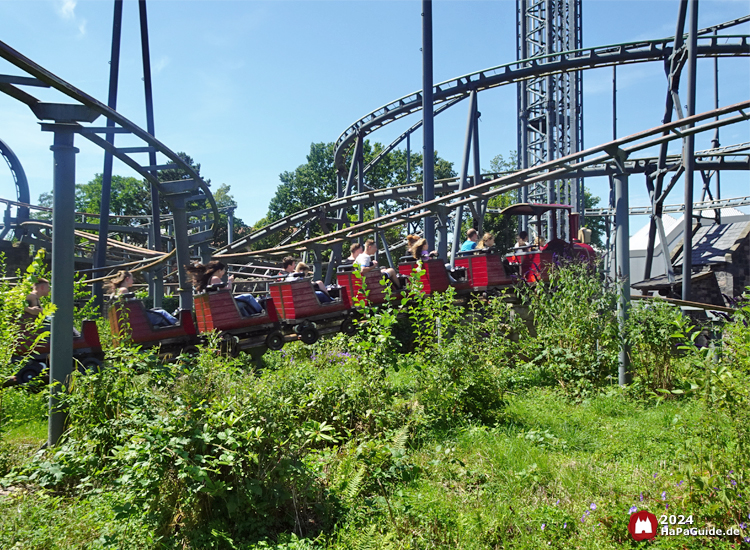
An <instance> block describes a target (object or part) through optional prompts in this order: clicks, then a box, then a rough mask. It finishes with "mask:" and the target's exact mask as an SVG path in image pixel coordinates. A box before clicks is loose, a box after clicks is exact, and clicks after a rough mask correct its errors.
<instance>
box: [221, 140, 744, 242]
mask: <svg viewBox="0 0 750 550" xmlns="http://www.w3.org/2000/svg"><path fill="white" fill-rule="evenodd" d="M748 146H750V145H749V144H746V143H742V144H737V145H728V146H726V147H722V148H719V149H709V150H706V151H699V152H696V157H715V156H720V155H726V156H742V157H747V155H745V154H743V153H742V152H741V151H744V150H745V149H747V148H748ZM680 158H681V157H680V156H679V155H674V156H670V157H668V160H669V161H670V163H674V164H675V165H674V166H671V165H670V166H671V168H672V169H676V167H677V164H679V162H680ZM656 161H657V159H656V157H645V158H639V159H633V160H632V161H627V162H626V163H625V166H626V168H627V169H628V172H629V173H636V172H646V171H647V170H648V169H649V168H650V167H652V166H653V164H654V163H655V162H656ZM719 165H720V166H721V168H722V169H729V170H748V169H750V158H746V159H745V160H743V161H737V162H727V161H714V162H711V161H698V162H697V163H696V168H697V169H703V170H706V169H711V170H713V169H715V168H717V167H719ZM614 169H615V168H613V167H612V163H611V162H607V163H604V164H602V165H598V166H597V165H594V166H589V167H587V168H583V169H580V168H579V167H578V166H575V168H574V170H573V171H572V172H570V173H569V174H568V175H567V176H566V177H573V176H580V177H592V176H602V175H607V174H609V173H611V172H612V171H613V170H614ZM511 173H512V172H511ZM483 176H485V177H487V176H491V174H483ZM558 177H559V176H558V175H555V176H550V178H552V179H554V178H558ZM470 179H472V180H473V176H470ZM458 181H459V177H455V178H450V179H446V180H438V181H436V182H435V193H436V194H438V195H442V194H445V193H452V192H455V191H456V190H457V189H458ZM421 195H422V182H415V183H412V184H409V185H401V186H396V187H387V188H383V189H370V190H368V191H366V192H363V193H357V194H353V195H348V196H346V197H342V198H340V199H332V200H330V201H327V202H323V203H320V204H317V205H315V206H312V207H310V208H306V209H304V210H300V211H298V212H295V213H294V214H290V215H289V216H286V217H284V218H281V219H280V220H277V221H276V222H274V223H271V224H269V225H267V226H265V227H262V228H261V229H259V230H257V231H255V232H254V233H251V234H250V235H248V236H247V237H244V238H242V239H239V240H237V241H235V242H234V243H232V244H231V245H229V246H225V247H223V248H220V249H218V250H217V251H216V252H215V255H216V256H221V255H224V254H230V253H232V252H236V251H238V250H241V249H244V248H246V247H249V246H252V245H253V244H254V243H256V242H258V241H260V240H262V239H264V238H266V237H269V236H271V235H273V234H276V233H278V232H281V231H287V230H291V229H294V228H297V227H298V225H299V224H301V223H305V222H310V221H312V220H316V219H318V218H319V217H320V212H321V210H322V211H323V212H324V213H326V214H331V213H334V212H336V211H338V210H339V209H340V208H346V209H350V208H354V207H356V206H358V205H360V204H363V205H366V204H371V203H373V202H374V201H376V200H395V201H404V200H405V199H409V198H413V197H421ZM599 210H604V209H599ZM592 211H593V210H592ZM488 212H492V210H488ZM588 215H589V210H586V216H588ZM591 215H594V216H597V215H601V214H596V213H594V214H591ZM282 244H286V243H282Z"/></svg>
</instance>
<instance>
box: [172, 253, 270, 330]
mask: <svg viewBox="0 0 750 550" xmlns="http://www.w3.org/2000/svg"><path fill="white" fill-rule="evenodd" d="M186 269H187V271H188V273H190V275H191V276H192V278H193V286H194V287H195V292H204V291H205V290H206V288H208V287H209V286H216V287H219V288H224V287H226V288H227V289H228V290H230V291H231V290H232V285H233V284H234V276H232V275H230V276H229V278H228V279H227V282H226V283H224V280H223V277H224V275H226V272H227V266H226V265H225V264H223V263H222V262H220V261H218V260H214V261H212V262H208V263H207V264H206V265H203V264H201V263H196V264H193V265H191V266H188V267H187V268H186ZM234 299H235V300H236V301H237V302H238V304H237V305H238V306H239V308H240V312H241V313H242V315H243V316H244V317H250V316H251V315H255V314H256V313H262V312H263V307H262V306H261V305H260V304H259V303H258V301H257V300H256V299H255V297H254V296H253V295H252V294H240V295H239V296H235V297H234Z"/></svg>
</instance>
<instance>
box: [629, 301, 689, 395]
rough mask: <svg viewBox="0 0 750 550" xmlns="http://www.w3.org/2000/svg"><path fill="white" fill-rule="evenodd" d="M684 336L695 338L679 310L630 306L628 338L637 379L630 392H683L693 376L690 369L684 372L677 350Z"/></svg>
mask: <svg viewBox="0 0 750 550" xmlns="http://www.w3.org/2000/svg"><path fill="white" fill-rule="evenodd" d="M685 333H688V334H693V337H697V336H698V332H696V331H695V328H694V327H693V326H692V324H691V323H690V321H689V320H688V319H686V318H685V317H684V316H683V315H682V312H681V311H680V308H679V307H677V306H674V305H671V304H669V303H667V302H663V301H659V300H650V301H637V302H634V303H633V306H632V308H631V310H630V319H629V327H628V334H629V339H630V343H631V354H630V356H631V360H632V366H633V369H634V370H635V372H636V373H637V375H638V376H637V378H636V379H635V381H636V384H635V388H634V389H633V390H632V391H644V390H645V391H651V392H663V391H666V392H671V391H672V390H673V389H677V390H680V389H684V385H685V383H686V381H687V379H688V378H689V377H690V374H692V373H691V371H690V369H688V370H687V371H686V372H684V371H685V368H686V366H687V365H685V361H683V360H682V359H681V354H680V350H679V349H678V348H679V346H680V345H681V344H682V343H683V342H684V341H685V338H686V336H685ZM687 338H689V337H687ZM674 395H678V394H674Z"/></svg>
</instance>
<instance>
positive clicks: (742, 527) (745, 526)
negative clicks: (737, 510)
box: [740, 521, 747, 529]
mask: <svg viewBox="0 0 750 550" xmlns="http://www.w3.org/2000/svg"><path fill="white" fill-rule="evenodd" d="M746 528H747V523H745V522H744V521H743V522H742V523H740V529H746Z"/></svg>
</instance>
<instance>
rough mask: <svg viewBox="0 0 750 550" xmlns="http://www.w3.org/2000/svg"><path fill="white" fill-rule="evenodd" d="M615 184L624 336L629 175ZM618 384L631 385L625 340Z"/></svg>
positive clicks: (627, 303)
mask: <svg viewBox="0 0 750 550" xmlns="http://www.w3.org/2000/svg"><path fill="white" fill-rule="evenodd" d="M614 183H615V257H616V259H617V270H618V278H619V282H620V285H621V287H620V298H619V300H618V303H617V318H618V321H619V324H620V333H621V334H623V332H624V330H625V325H626V323H627V320H628V315H629V313H630V223H629V218H628V216H629V213H628V212H629V209H630V208H629V204H628V202H629V201H628V175H627V174H626V173H623V172H620V173H619V174H617V175H615V177H614ZM617 380H618V383H619V384H620V385H621V386H624V385H626V384H630V382H631V380H632V375H631V373H630V346H629V345H628V344H627V343H626V342H625V339H624V338H623V339H622V341H621V343H620V354H619V360H618V376H617Z"/></svg>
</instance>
